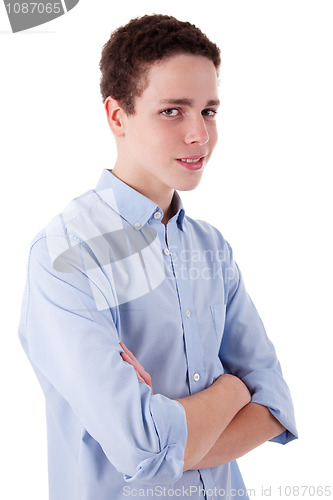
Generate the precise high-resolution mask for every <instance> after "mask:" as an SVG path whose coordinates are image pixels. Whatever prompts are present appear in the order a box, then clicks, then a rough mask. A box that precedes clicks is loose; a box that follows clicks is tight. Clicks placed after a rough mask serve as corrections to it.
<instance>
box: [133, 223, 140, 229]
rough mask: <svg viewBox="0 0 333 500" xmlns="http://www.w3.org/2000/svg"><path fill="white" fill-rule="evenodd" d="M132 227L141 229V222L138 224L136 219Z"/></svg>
mask: <svg viewBox="0 0 333 500" xmlns="http://www.w3.org/2000/svg"><path fill="white" fill-rule="evenodd" d="M134 227H135V229H141V224H140V222H138V221H137V222H134Z"/></svg>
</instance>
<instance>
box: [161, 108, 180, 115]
mask: <svg viewBox="0 0 333 500" xmlns="http://www.w3.org/2000/svg"><path fill="white" fill-rule="evenodd" d="M161 114H162V115H164V116H177V115H178V114H179V110H178V109H176V108H169V109H165V110H164V111H162V112H161Z"/></svg>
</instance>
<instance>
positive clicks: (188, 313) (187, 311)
mask: <svg viewBox="0 0 333 500" xmlns="http://www.w3.org/2000/svg"><path fill="white" fill-rule="evenodd" d="M185 314H186V317H187V318H189V317H190V316H191V311H189V310H188V309H186V312H185Z"/></svg>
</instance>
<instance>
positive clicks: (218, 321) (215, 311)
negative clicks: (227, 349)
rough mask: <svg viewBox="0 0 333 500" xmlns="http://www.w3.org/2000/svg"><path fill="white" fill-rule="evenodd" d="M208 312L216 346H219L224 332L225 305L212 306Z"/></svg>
mask: <svg viewBox="0 0 333 500" xmlns="http://www.w3.org/2000/svg"><path fill="white" fill-rule="evenodd" d="M210 312H211V314H212V318H213V324H214V330H215V334H216V337H217V342H218V345H220V344H221V340H222V336H223V331H224V324H225V313H226V305H225V304H214V305H212V306H210Z"/></svg>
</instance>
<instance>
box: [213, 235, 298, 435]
mask: <svg viewBox="0 0 333 500" xmlns="http://www.w3.org/2000/svg"><path fill="white" fill-rule="evenodd" d="M228 248H229V255H230V262H229V268H228V269H226V290H227V293H226V319H225V327H224V333H223V337H222V342H221V347H220V359H221V361H222V363H223V365H224V366H225V368H226V369H227V370H228V371H229V372H230V373H232V374H233V375H236V376H238V377H239V378H240V379H242V380H243V382H244V383H245V385H246V386H247V387H248V389H249V390H250V392H251V394H252V402H253V403H258V404H261V405H264V406H266V407H267V408H268V409H269V410H270V412H271V413H272V414H273V415H274V417H275V418H276V419H277V420H278V421H279V422H280V423H281V424H282V425H283V426H284V427H285V428H286V429H287V430H286V431H285V432H283V433H282V434H280V435H279V436H277V437H275V438H273V439H272V440H271V441H276V442H279V443H282V444H285V443H287V442H288V441H291V440H293V439H296V438H297V430H296V424H295V418H294V408H293V403H292V399H291V395H290V391H289V388H288V386H287V384H286V382H285V380H284V378H283V374H282V370H281V366H280V363H279V361H278V359H277V356H276V352H275V348H274V346H273V344H272V342H271V341H270V340H269V338H268V337H267V335H266V332H265V328H264V326H263V323H262V321H261V319H260V317H259V314H258V312H257V310H256V308H255V306H254V304H253V302H252V300H251V298H250V297H249V295H248V294H247V292H246V289H245V286H244V281H243V278H242V275H241V273H240V271H239V268H238V266H237V264H236V263H235V262H234V260H233V256H232V250H231V248H230V246H229V245H228Z"/></svg>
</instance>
